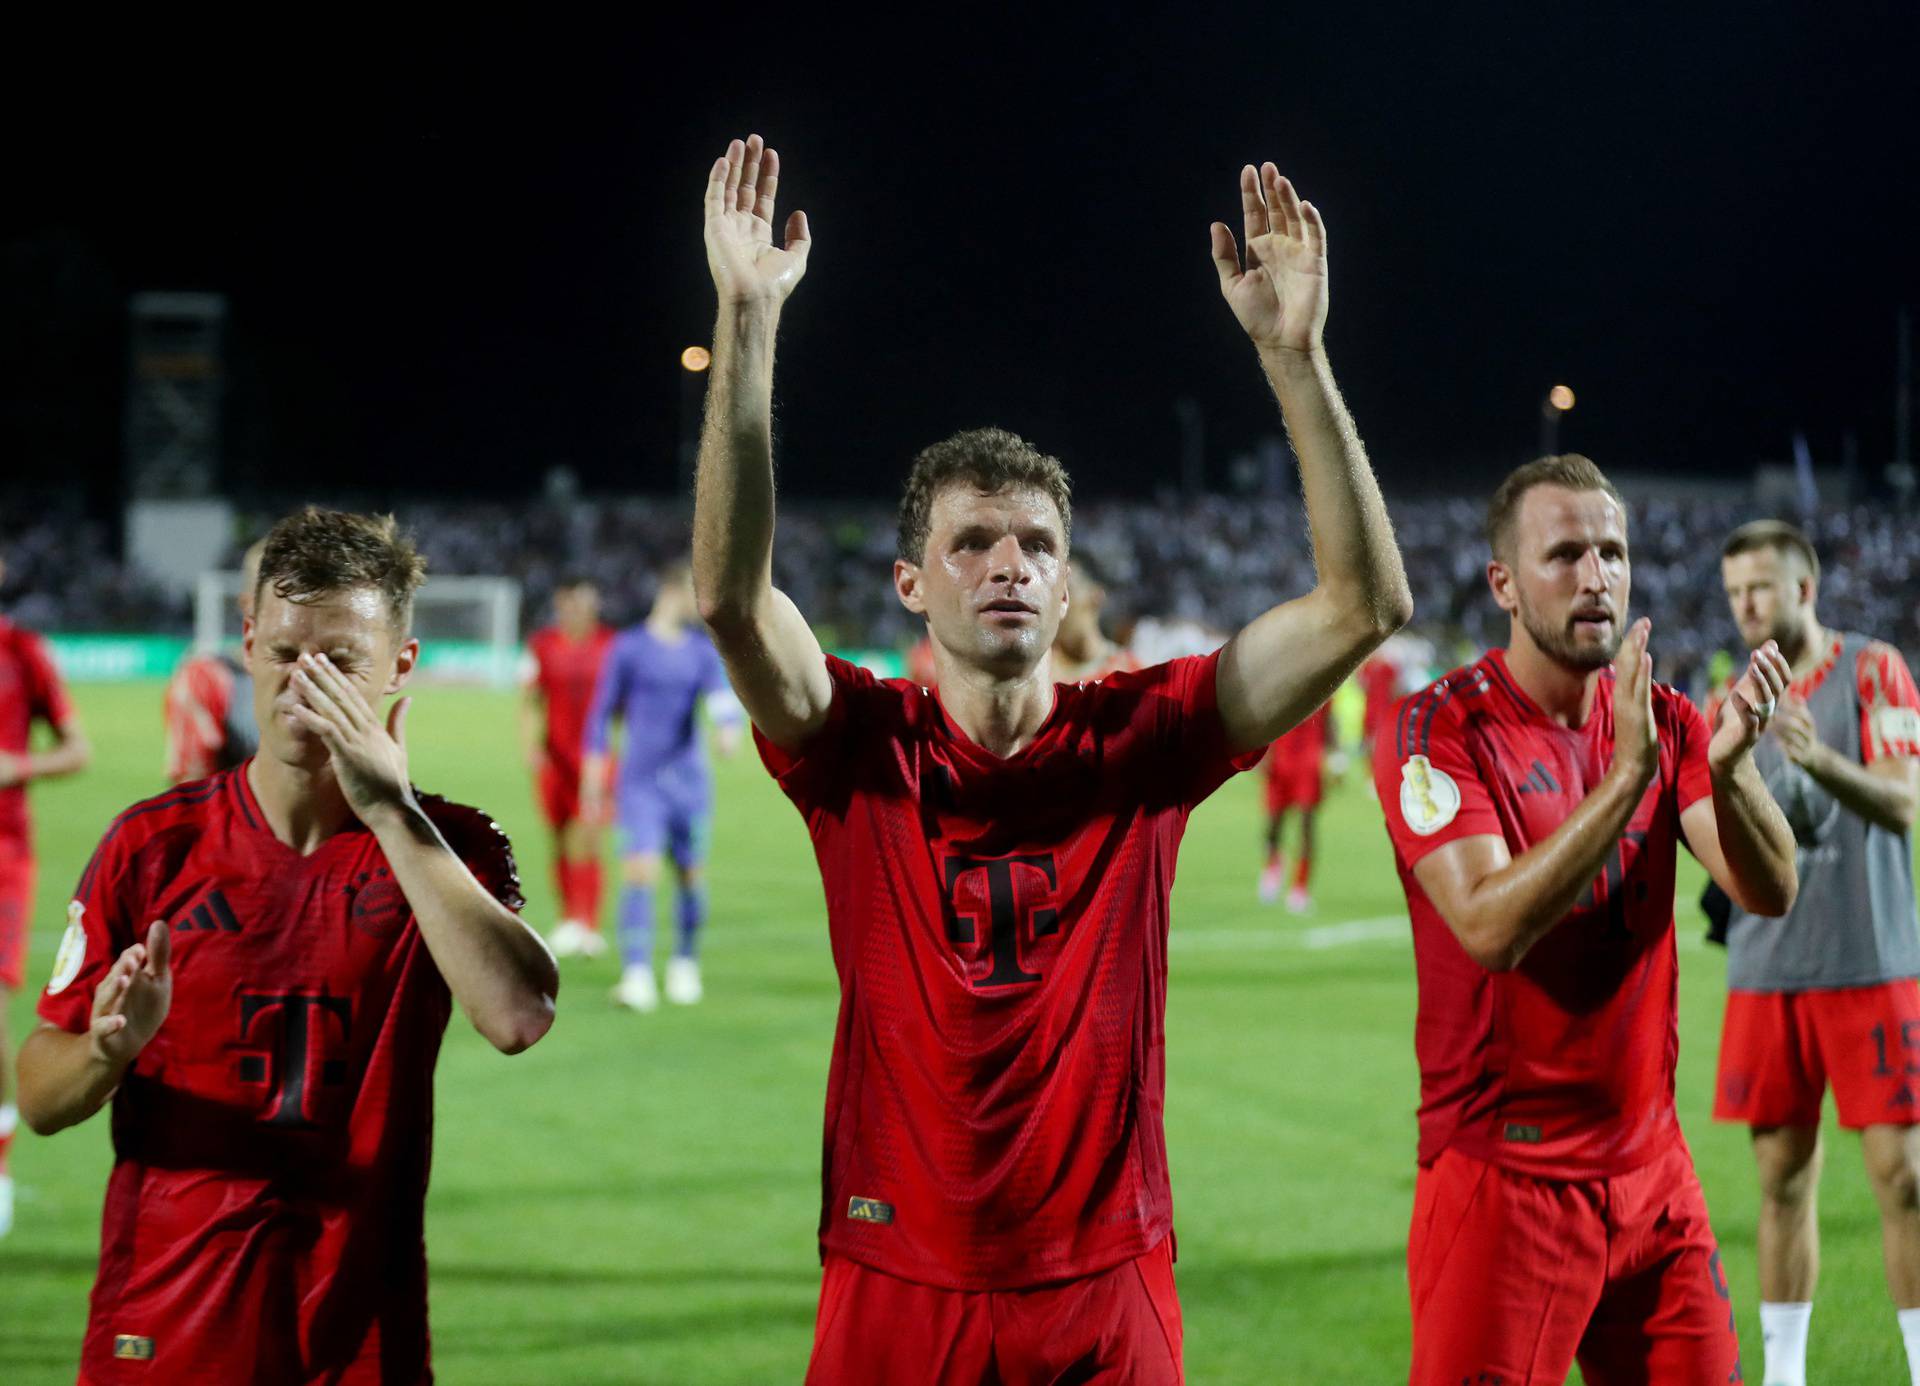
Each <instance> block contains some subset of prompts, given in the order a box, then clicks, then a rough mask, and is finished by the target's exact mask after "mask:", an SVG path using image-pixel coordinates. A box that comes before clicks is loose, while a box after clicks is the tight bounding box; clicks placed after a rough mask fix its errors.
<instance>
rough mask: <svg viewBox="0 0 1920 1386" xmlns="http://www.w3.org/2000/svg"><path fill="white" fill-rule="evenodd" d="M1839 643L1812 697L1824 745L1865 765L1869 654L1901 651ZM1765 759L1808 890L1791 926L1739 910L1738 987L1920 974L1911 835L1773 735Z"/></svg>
mask: <svg viewBox="0 0 1920 1386" xmlns="http://www.w3.org/2000/svg"><path fill="white" fill-rule="evenodd" d="M1837 638H1838V641H1839V651H1838V654H1837V656H1836V657H1835V658H1834V659H1833V660H1832V661H1831V663H1830V664H1829V665H1828V666H1827V668H1826V671H1825V674H1824V676H1823V677H1821V679H1820V682H1819V685H1818V686H1817V687H1816V688H1815V689H1814V690H1813V692H1812V693H1810V694H1808V695H1807V706H1808V708H1809V709H1810V710H1811V711H1812V713H1813V721H1814V725H1815V727H1816V728H1817V729H1818V730H1819V734H1820V739H1821V741H1823V742H1825V743H1826V744H1827V745H1828V746H1831V747H1832V748H1833V749H1834V750H1836V751H1838V752H1839V753H1840V754H1841V755H1843V756H1845V757H1846V758H1847V759H1848V760H1850V761H1852V762H1854V763H1855V764H1856V765H1863V764H1865V763H1866V762H1867V757H1866V755H1865V754H1864V748H1863V745H1862V740H1861V738H1862V736H1863V735H1865V734H1867V732H1866V731H1865V717H1864V715H1863V714H1864V713H1865V712H1868V711H1872V710H1873V709H1863V708H1862V706H1861V696H1860V685H1861V682H1862V679H1861V675H1860V670H1861V657H1862V655H1863V654H1865V653H1867V652H1868V651H1869V650H1870V649H1871V650H1872V651H1873V652H1874V653H1876V654H1888V653H1890V652H1888V651H1887V649H1886V647H1885V646H1884V645H1875V644H1874V642H1872V641H1870V640H1868V639H1867V638H1866V637H1865V636H1861V635H1851V634H1848V635H1841V636H1839V637H1837ZM1891 657H1892V658H1893V659H1896V660H1897V659H1898V658H1899V656H1898V655H1891ZM1869 659H1870V662H1872V656H1869ZM1902 668H1903V671H1904V666H1902ZM1904 682H1905V683H1907V684H1908V685H1910V684H1911V679H1907V680H1905V681H1904ZM1797 686H1798V685H1796V687H1797ZM1875 686H1876V687H1877V686H1879V685H1878V684H1876V685H1875ZM1908 716H1909V718H1910V717H1911V714H1908ZM1883 720H1884V719H1883ZM1902 725H1903V726H1904V723H1903V724H1902ZM1882 740H1884V738H1882ZM1903 740H1904V738H1903ZM1753 758H1754V763H1755V764H1756V765H1757V766H1758V767H1759V770H1760V773H1761V775H1762V776H1763V777H1764V778H1765V779H1766V782H1767V788H1768V789H1769V790H1771V791H1772V793H1773V797H1774V799H1775V800H1776V801H1777V802H1778V803H1779V805H1780V807H1781V809H1782V810H1783V811H1784V812H1785V814H1786V816H1787V822H1788V823H1789V824H1790V825H1791V826H1792V828H1793V835H1794V839H1795V843H1796V845H1797V848H1798V850H1797V851H1796V852H1795V854H1794V856H1795V861H1796V864H1797V865H1798V867H1799V871H1800V894H1799V897H1798V899H1796V900H1795V902H1794V906H1793V910H1792V911H1791V912H1790V913H1789V914H1787V915H1786V916H1784V917H1783V918H1779V919H1771V918H1767V917H1765V916H1763V915H1755V914H1748V913H1747V912H1746V911H1745V910H1743V909H1741V908H1740V907H1739V906H1738V905H1735V906H1734V908H1733V915H1732V918H1731V920H1730V922H1729V923H1728V926H1727V985H1728V987H1730V988H1731V989H1732V990H1734V991H1761V992H1768V991H1813V990H1818V989H1820V988H1826V987H1859V986H1873V985H1875V984H1877V983H1880V982H1890V981H1893V980H1895V979H1897V978H1901V977H1920V920H1916V918H1915V912H1914V899H1913V844H1912V842H1911V840H1910V837H1909V834H1907V833H1892V832H1888V831H1887V830H1886V829H1885V828H1882V827H1878V826H1876V825H1874V824H1872V823H1869V822H1868V821H1867V820H1866V819H1864V818H1862V817H1861V816H1860V815H1859V814H1857V813H1854V812H1852V811H1850V810H1848V809H1846V808H1844V807H1842V806H1841V804H1840V802H1839V801H1838V800H1836V799H1835V798H1834V797H1833V795H1832V794H1830V793H1828V792H1827V791H1826V790H1825V789H1823V788H1822V787H1821V786H1820V784H1819V782H1818V781H1816V780H1815V779H1814V778H1813V777H1812V776H1811V775H1809V774H1808V773H1807V772H1806V771H1805V770H1802V769H1801V768H1800V767H1799V766H1797V765H1795V764H1794V763H1793V762H1792V761H1790V760H1788V759H1787V758H1786V756H1785V755H1784V754H1782V752H1781V750H1780V747H1779V745H1778V743H1777V742H1775V741H1774V739H1773V738H1772V737H1771V736H1764V737H1762V738H1761V739H1760V744H1759V745H1758V746H1756V747H1755V748H1754V752H1753Z"/></svg>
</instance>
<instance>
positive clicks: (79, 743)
mask: <svg viewBox="0 0 1920 1386" xmlns="http://www.w3.org/2000/svg"><path fill="white" fill-rule="evenodd" d="M92 759H93V747H92V745H91V744H90V743H89V742H88V741H87V738H86V737H85V736H84V735H82V734H81V733H80V732H77V731H69V732H67V733H66V735H65V736H64V737H62V739H61V741H60V744H59V745H57V746H50V747H48V748H47V749H46V750H44V751H33V752H30V753H29V754H27V755H25V756H22V757H21V759H20V769H21V773H22V778H24V779H29V780H46V779H53V778H55V777H57V776H60V775H73V774H77V773H79V772H80V771H82V770H84V769H86V768H87V762H88V761H90V760H92Z"/></svg>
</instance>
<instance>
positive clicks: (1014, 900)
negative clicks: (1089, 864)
mask: <svg viewBox="0 0 1920 1386" xmlns="http://www.w3.org/2000/svg"><path fill="white" fill-rule="evenodd" d="M976 871H978V872H984V873H985V876H986V887H987V918H986V920H985V921H984V922H985V923H986V925H987V927H988V928H989V929H990V930H992V933H993V937H992V940H991V945H990V946H991V948H992V952H993V970H992V971H990V972H989V973H987V975H986V976H985V977H982V978H981V979H980V980H979V981H978V982H976V983H974V985H975V986H977V987H982V988H984V987H1006V986H1012V985H1014V984H1015V983H1017V982H1037V981H1039V980H1040V974H1039V973H1038V972H1029V971H1027V970H1026V969H1025V968H1024V967H1022V966H1021V965H1020V931H1021V925H1022V924H1023V923H1024V924H1025V925H1026V927H1027V934H1028V937H1029V938H1030V939H1032V940H1034V941H1038V940H1040V939H1043V938H1046V937H1048V936H1049V935H1051V934H1054V933H1057V932H1059V929H1060V911H1059V910H1058V909H1056V908H1054V907H1053V906H1051V905H1049V906H1041V905H1040V904H1039V902H1038V900H1036V899H1035V898H1034V897H1035V896H1036V895H1039V894H1040V891H1039V890H1038V889H1037V887H1039V886H1040V885H1041V883H1042V882H1044V883H1045V888H1046V895H1047V896H1048V897H1050V896H1051V895H1052V894H1053V892H1055V891H1057V890H1058V889H1059V888H1060V876H1059V873H1058V871H1056V870H1055V868H1054V864H1053V856H1052V854H1051V853H1041V854H1035V855H1032V856H1016V857H990V858H982V857H962V856H953V857H948V858H947V866H946V880H945V886H946V889H945V890H944V891H943V892H942V894H941V897H940V904H941V906H942V908H943V909H944V910H945V911H946V916H947V938H948V939H949V940H951V941H952V942H954V943H961V944H971V943H973V942H975V941H976V940H977V939H978V937H979V929H980V925H981V923H982V921H981V919H980V918H979V916H978V915H977V914H972V913H964V912H963V911H962V909H961V904H960V890H959V887H960V883H961V882H962V881H963V880H965V879H966V878H967V876H968V875H970V874H971V873H973V872H976ZM1016 873H1019V875H1018V876H1016ZM1035 878H1037V879H1035ZM1016 880H1020V881H1021V883H1022V884H1023V885H1024V886H1025V889H1024V890H1016V889H1015V883H1016Z"/></svg>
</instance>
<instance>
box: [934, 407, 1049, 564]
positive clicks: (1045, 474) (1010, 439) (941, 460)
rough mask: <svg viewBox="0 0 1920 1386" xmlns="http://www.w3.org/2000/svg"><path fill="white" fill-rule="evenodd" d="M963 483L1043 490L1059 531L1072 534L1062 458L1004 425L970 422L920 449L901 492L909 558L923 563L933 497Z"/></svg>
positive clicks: (991, 488) (989, 487) (982, 487)
mask: <svg viewBox="0 0 1920 1386" xmlns="http://www.w3.org/2000/svg"><path fill="white" fill-rule="evenodd" d="M957 484H964V485H967V486H972V487H975V488H976V489H978V490H980V491H982V492H985V493H989V494H990V493H992V492H994V491H1001V490H1005V489H1006V488H1007V487H1009V486H1027V487H1032V488H1033V489H1034V490H1036V491H1041V492H1044V493H1045V494H1046V496H1047V498H1048V499H1049V500H1051V501H1052V502H1053V504H1054V508H1055V509H1057V510H1058V511H1059V512H1060V536H1061V538H1062V539H1063V540H1068V541H1071V540H1072V538H1073V482H1072V481H1071V480H1069V479H1068V477H1067V469H1066V468H1065V467H1063V466H1061V465H1060V459H1059V458H1057V457H1049V456H1047V454H1045V453H1044V452H1041V451H1040V449H1038V448H1036V447H1035V446H1034V445H1033V444H1032V443H1029V442H1028V441H1027V440H1026V439H1025V438H1022V437H1020V436H1019V435H1018V434H1015V433H1009V432H1007V430H1006V429H1004V428H970V429H967V430H966V431H964V432H961V433H956V434H954V435H953V436H952V437H951V438H947V439H945V440H943V441H941V442H938V443H935V444H934V445H933V446H932V447H929V448H926V449H924V450H922V452H921V453H920V455H919V456H918V457H916V458H914V459H913V470H912V471H911V472H909V473H908V474H907V489H906V491H905V492H904V493H903V494H902V495H901V497H900V532H899V538H898V540H897V546H898V547H897V551H898V553H899V555H900V557H901V559H903V560H904V561H906V562H908V563H924V562H926V559H927V540H928V538H929V537H930V536H931V533H932V528H933V498H934V497H935V496H937V495H939V494H940V492H941V491H943V490H945V489H946V488H947V487H949V486H953V485H957Z"/></svg>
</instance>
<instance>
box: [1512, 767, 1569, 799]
mask: <svg viewBox="0 0 1920 1386" xmlns="http://www.w3.org/2000/svg"><path fill="white" fill-rule="evenodd" d="M1559 792H1560V786H1559V784H1558V783H1556V782H1555V780H1554V778H1553V775H1552V774H1551V773H1550V772H1549V771H1548V770H1547V767H1546V766H1544V765H1542V764H1541V763H1540V762H1539V761H1537V760H1536V761H1535V762H1534V763H1533V769H1531V770H1529V771H1528V772H1527V777H1526V778H1525V779H1524V780H1522V781H1520V793H1522V794H1558V793H1559Z"/></svg>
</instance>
